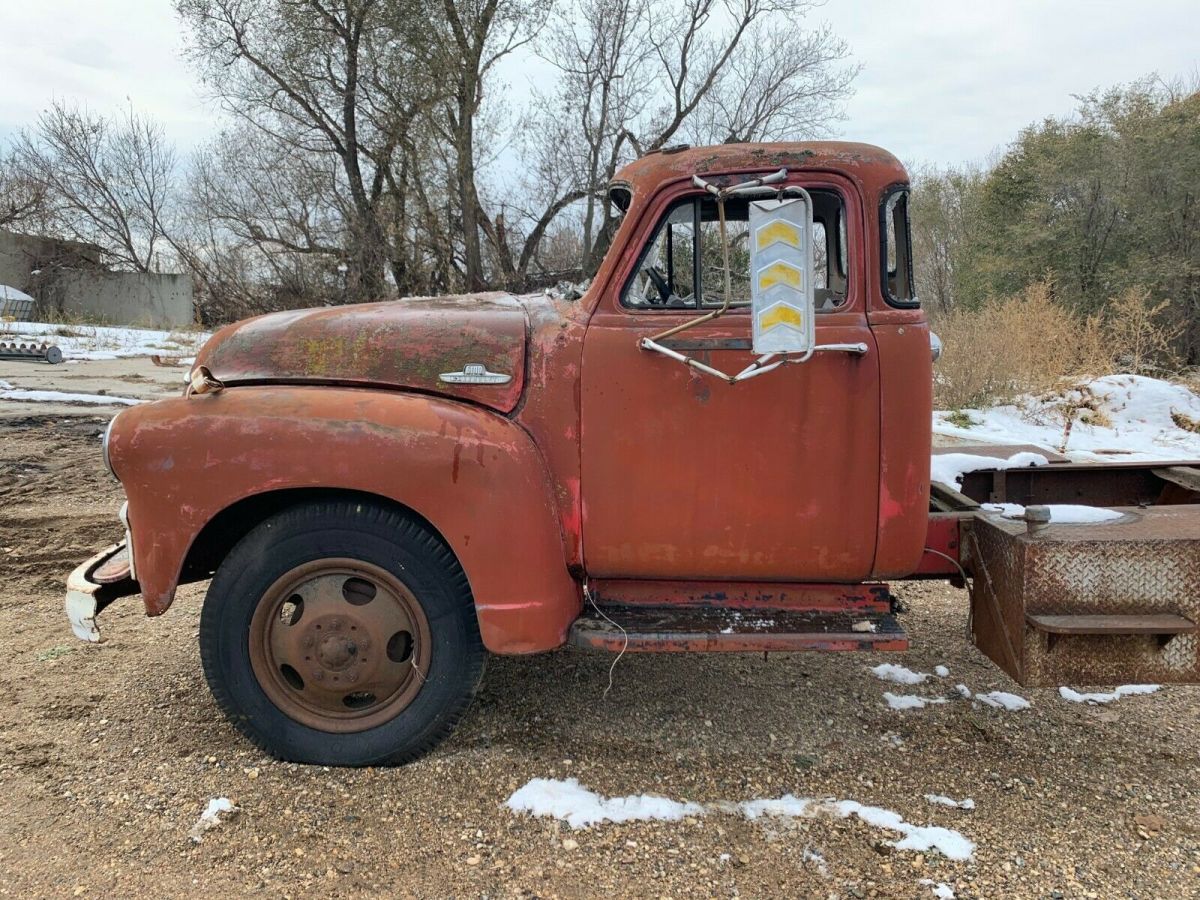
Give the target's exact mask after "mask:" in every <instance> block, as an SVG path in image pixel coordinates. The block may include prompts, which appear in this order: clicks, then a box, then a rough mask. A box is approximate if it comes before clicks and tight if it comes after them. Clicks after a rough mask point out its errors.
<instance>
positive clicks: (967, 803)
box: [925, 794, 975, 809]
mask: <svg viewBox="0 0 1200 900" xmlns="http://www.w3.org/2000/svg"><path fill="white" fill-rule="evenodd" d="M925 799H926V800H928V801H929V802H930V803H932V804H933V805H934V806H950V807H953V808H954V809H974V808H975V801H974V800H972V799H971V798H970V797H967V798H966V799H965V800H955V799H954V798H953V797H947V796H946V795H945V794H926V795H925Z"/></svg>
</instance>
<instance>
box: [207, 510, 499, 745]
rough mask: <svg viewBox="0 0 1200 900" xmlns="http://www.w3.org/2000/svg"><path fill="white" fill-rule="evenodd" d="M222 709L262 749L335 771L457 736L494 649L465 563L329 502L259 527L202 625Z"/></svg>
mask: <svg viewBox="0 0 1200 900" xmlns="http://www.w3.org/2000/svg"><path fill="white" fill-rule="evenodd" d="M200 657H201V660H202V661H203V664H204V674H205V677H206V678H207V679H208V684H209V687H210V688H211V689H212V693H213V696H214V698H215V699H216V701H217V704H218V705H219V706H220V707H221V709H222V710H223V711H224V713H225V714H226V716H228V717H229V719H230V721H231V722H233V724H234V725H235V726H236V727H237V728H238V729H239V730H240V731H241V732H242V733H243V734H245V735H246V736H247V737H248V738H250V740H252V741H253V742H254V743H255V744H257V745H258V746H259V747H261V748H262V749H263V750H265V751H267V752H268V753H270V754H272V755H273V756H277V757H279V758H281V759H286V760H290V761H293V762H301V763H317V764H323V765H334V766H373V765H386V764H393V765H395V764H400V763H404V762H408V761H410V760H412V759H415V758H416V757H418V756H421V755H422V754H424V753H425V752H427V751H428V750H429V749H430V748H432V747H433V746H434V745H436V744H437V743H438V742H439V741H441V740H442V739H443V738H444V737H446V735H447V734H449V733H450V731H451V730H452V729H453V728H454V726H455V724H456V723H457V722H458V720H459V718H460V717H461V716H462V715H463V713H464V712H465V711H466V709H467V706H468V705H469V704H470V702H471V698H472V697H473V696H474V694H475V689H476V687H477V686H478V684H479V681H480V679H481V677H482V675H483V666H484V659H485V651H484V649H483V644H482V642H481V641H480V637H479V625H478V622H477V620H476V617H475V606H474V603H473V601H472V599H471V592H470V589H469V587H468V585H467V579H466V576H465V575H464V574H463V570H462V567H461V566H459V564H458V561H457V560H456V559H455V558H454V554H453V553H451V551H450V549H449V548H448V547H447V546H446V545H445V544H444V543H443V542H442V540H441V539H440V538H439V537H437V535H435V534H433V533H432V532H430V530H429V529H428V528H427V527H425V526H423V525H422V524H420V523H419V522H417V521H415V520H414V519H412V518H409V517H407V516H404V515H402V514H400V513H398V512H396V511H393V510H389V509H387V508H385V507H382V506H376V505H373V504H369V503H358V502H348V501H323V502H313V503H306V504H303V505H299V506H295V507H292V508H290V509H287V510H285V511H283V512H281V513H279V514H277V515H275V516H273V517H272V518H270V519H267V520H266V521H265V522H263V523H262V524H260V525H259V526H258V527H256V528H255V529H254V530H253V531H251V532H250V533H249V534H248V535H247V536H246V537H245V538H243V539H242V540H241V541H240V542H239V543H238V544H237V546H235V547H234V548H233V550H232V551H231V552H230V554H229V556H228V557H227V558H226V559H225V561H224V562H223V563H222V564H221V567H220V568H219V569H218V570H217V573H216V575H215V576H214V578H213V581H212V586H211V587H210V588H209V591H208V596H207V597H206V598H205V601H204V607H203V610H202V611H201V615H200Z"/></svg>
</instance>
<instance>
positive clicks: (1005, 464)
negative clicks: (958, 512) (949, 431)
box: [929, 428, 1050, 488]
mask: <svg viewBox="0 0 1200 900" xmlns="http://www.w3.org/2000/svg"><path fill="white" fill-rule="evenodd" d="M934 431H935V432H936V431H937V429H936V428H935V429H934ZM1049 464H1050V460H1048V459H1046V457H1044V456H1042V454H1040V453H1028V452H1021V453H1014V454H1013V455H1012V456H1010V457H1008V459H1004V458H1002V457H999V456H976V455H975V454H973V453H936V454H934V455H933V456H931V457H930V461H929V477H930V479H931V480H932V481H940V482H941V483H942V484H945V485H949V486H950V487H953V488H961V487H962V479H963V476H964V475H966V474H967V473H968V472H978V471H979V470H981V469H1022V468H1025V467H1026V466H1046V465H1049Z"/></svg>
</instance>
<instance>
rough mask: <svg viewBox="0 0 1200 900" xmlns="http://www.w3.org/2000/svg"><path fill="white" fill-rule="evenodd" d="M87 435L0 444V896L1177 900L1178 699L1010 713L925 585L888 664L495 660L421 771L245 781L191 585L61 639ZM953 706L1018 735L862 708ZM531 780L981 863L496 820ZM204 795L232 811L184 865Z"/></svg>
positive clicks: (264, 763) (98, 536)
mask: <svg viewBox="0 0 1200 900" xmlns="http://www.w3.org/2000/svg"><path fill="white" fill-rule="evenodd" d="M104 420H105V417H104V416H102V415H96V414H94V413H92V412H88V413H87V414H84V415H74V416H63V415H59V414H55V415H51V416H37V415H24V414H22V415H12V414H11V413H10V414H8V415H7V417H3V418H0V561H2V565H3V568H2V571H3V572H4V575H5V577H4V579H3V583H2V585H0V634H3V635H4V639H3V647H4V649H5V651H6V652H5V664H4V665H3V667H0V690H2V691H3V694H4V696H5V698H6V702H5V703H4V704H3V705H0V894H3V895H14V896H24V897H29V896H34V897H42V896H87V897H95V896H103V895H109V896H130V895H135V894H136V895H144V896H176V895H189V896H214V895H217V894H219V893H221V892H225V893H229V894H237V895H241V894H251V895H255V896H267V897H304V896H314V895H318V894H319V895H323V896H335V897H340V896H390V897H398V896H406V897H407V896H414V897H482V896H488V897H508V896H525V897H582V896H594V895H609V896H664V897H686V896H714V895H719V896H735V895H741V896H751V897H760V896H786V897H827V896H828V897H887V898H893V897H899V898H907V897H912V898H922V897H924V898H928V897H932V896H934V894H933V888H932V886H931V885H928V884H921V880H922V879H930V880H932V882H934V883H937V882H944V883H946V884H947V885H949V886H950V887H951V888H952V889H953V890H954V891H955V892H956V893H957V896H958V897H960V898H961V897H1105V898H1107V897H1126V896H1128V897H1145V898H1152V897H1153V898H1158V897H1185V896H1200V815H1198V812H1200V810H1198V802H1200V767H1198V766H1197V763H1198V761H1200V745H1198V743H1197V740H1196V737H1197V735H1198V734H1200V692H1198V691H1197V689H1195V688H1189V687H1170V688H1165V689H1163V690H1162V691H1161V692H1159V693H1158V694H1155V695H1152V696H1142V697H1130V698H1126V699H1124V700H1122V701H1121V702H1119V703H1118V704H1115V705H1113V706H1109V707H1096V708H1093V707H1087V706H1079V705H1075V704H1069V703H1066V702H1064V701H1062V700H1060V699H1059V697H1058V696H1057V694H1056V692H1054V691H1052V690H1033V691H1024V690H1022V689H1020V688H1019V687H1017V686H1016V685H1014V684H1013V683H1012V682H1011V681H1010V680H1009V679H1008V678H1007V677H1005V676H1004V675H1003V674H1002V673H1000V672H999V671H998V670H997V669H996V668H995V667H994V666H992V665H991V664H990V663H989V662H988V661H987V660H986V659H984V658H983V657H982V656H981V655H980V654H979V653H978V652H977V651H976V650H975V649H974V648H973V647H971V646H970V645H969V643H968V642H967V641H966V640H965V637H964V631H965V626H966V622H965V593H963V592H959V591H955V590H952V589H950V588H949V587H946V586H943V585H912V586H905V585H901V586H900V589H899V590H898V593H899V594H900V596H901V597H902V598H903V599H904V600H906V601H907V602H908V604H909V605H910V607H911V611H910V612H909V613H908V614H907V615H906V616H905V617H904V621H905V625H906V627H907V628H908V630H909V632H910V634H911V635H912V638H913V650H912V651H910V653H908V654H906V655H903V656H901V655H880V656H873V657H867V656H864V655H815V654H814V655H790V654H771V655H770V656H768V657H766V658H764V657H762V656H734V655H729V656H722V655H711V656H702V655H693V656H679V655H671V656H627V657H625V658H624V659H622V660H621V662H620V663H619V665H618V666H617V667H616V670H615V672H614V684H613V688H612V691H611V692H610V693H609V694H608V696H607V697H605V696H604V690H605V687H606V685H607V682H608V669H609V665H610V663H611V658H610V657H605V656H599V655H590V654H585V653H579V652H570V651H563V652H559V653H553V654H549V655H545V656H541V657H535V658H526V659H511V658H494V659H493V660H492V661H491V663H490V666H489V669H488V673H487V676H486V678H485V681H484V684H483V688H482V692H481V694H480V696H479V698H478V701H477V703H476V704H475V706H474V707H473V708H472V710H471V711H470V712H469V714H468V715H467V717H466V718H465V720H464V721H463V723H462V726H461V727H460V729H459V730H458V731H457V733H456V734H455V735H454V736H453V737H452V738H451V739H450V740H449V741H448V742H447V743H445V744H444V745H442V746H441V747H440V748H439V749H438V750H437V751H435V752H434V753H433V754H432V755H430V756H429V757H427V758H425V759H422V760H420V761H419V762H416V763H414V764H412V765H409V766H407V767H405V768H401V769H366V770H355V771H346V770H328V769H323V768H319V767H305V766H296V765H288V764H281V763H277V762H274V761H272V760H270V759H266V758H263V757H262V755H261V754H260V753H258V752H257V751H255V750H254V749H253V748H251V747H250V746H249V745H247V743H246V742H245V741H244V740H242V739H241V738H240V737H239V736H238V735H237V733H235V731H234V730H233V729H232V728H231V727H230V726H229V725H227V724H226V723H225V721H224V720H223V719H222V717H221V715H220V713H219V712H218V711H217V709H216V707H215V706H214V704H213V702H212V701H211V699H210V698H209V695H208V691H207V688H206V686H205V684H204V680H203V676H202V674H201V670H200V661H199V656H198V652H197V646H196V631H197V625H198V620H199V612H200V605H201V602H202V599H203V593H204V585H194V586H191V587H189V588H186V589H184V590H183V591H182V592H181V595H180V597H179V599H178V600H177V602H176V604H175V606H174V607H173V608H172V609H171V610H170V611H169V613H168V614H167V615H166V616H164V617H163V618H160V619H146V618H144V617H143V616H142V615H141V613H140V611H139V607H138V604H137V602H136V600H131V601H120V602H118V603H117V604H116V605H114V606H113V607H112V608H110V609H109V610H107V611H106V612H105V613H104V615H103V616H102V618H101V622H102V625H103V626H104V627H105V633H106V634H107V636H108V638H109V640H108V642H107V643H106V644H104V645H101V646H87V645H83V644H80V643H77V642H76V641H75V640H74V639H73V638H72V636H71V633H70V630H69V628H68V626H67V623H66V621H65V619H64V617H63V615H62V611H61V597H62V584H63V579H64V577H65V576H66V574H67V572H68V571H69V570H70V569H71V568H72V567H73V566H74V565H76V564H77V563H78V562H79V561H80V560H82V559H84V558H85V557H87V556H88V555H90V554H91V553H92V552H93V551H94V549H96V548H98V547H100V546H101V545H103V544H104V543H107V542H108V541H110V540H112V539H115V537H116V536H117V535H118V531H119V528H118V526H117V525H116V522H115V518H114V513H115V510H116V507H117V505H118V503H119V491H118V488H117V486H116V485H115V484H114V483H113V482H112V481H111V479H110V478H109V477H108V476H107V475H106V474H105V473H104V471H103V467H102V465H101V462H100V459H99V440H98V434H99V432H100V430H101V428H102V426H103V423H104ZM885 661H889V662H896V663H901V664H904V665H907V666H908V667H909V668H911V669H916V670H919V671H924V672H930V671H932V670H933V667H934V666H935V665H939V664H944V665H946V666H948V667H949V669H950V672H951V674H950V677H949V678H947V679H941V680H939V679H931V683H929V684H926V685H922V686H919V687H917V688H905V687H899V686H896V685H889V684H885V683H883V682H880V681H878V680H876V679H875V678H874V677H873V676H872V675H871V674H870V673H869V672H868V671H867V668H866V667H867V666H868V665H873V664H876V663H879V662H885ZM958 682H963V683H966V684H967V685H968V686H970V687H971V689H972V690H975V691H986V690H993V689H1000V690H1008V691H1013V692H1016V693H1019V694H1021V695H1022V696H1025V697H1028V698H1029V699H1030V700H1031V701H1032V702H1033V708H1032V709H1030V710H1027V711H1023V712H1006V711H1004V710H1000V709H992V708H988V707H983V706H979V705H972V704H971V703H970V702H968V701H965V700H961V699H954V700H951V702H948V703H946V704H944V705H940V706H931V707H928V708H926V709H923V710H912V711H907V712H897V711H893V710H890V709H888V708H887V707H886V705H885V704H884V702H883V699H882V695H883V692H884V691H885V690H892V691H894V692H896V693H920V694H923V695H925V696H930V697H933V696H947V697H950V696H953V695H954V692H953V686H954V684H956V683H958ZM534 777H546V778H553V777H557V778H566V777H573V778H577V779H579V781H580V782H581V783H582V784H584V785H586V786H587V787H589V788H592V789H594V790H596V791H599V792H600V793H602V794H605V795H608V796H613V795H624V794H638V793H642V792H651V793H657V794H661V795H664V796H667V797H671V798H675V799H680V800H683V799H686V800H692V801H696V802H700V803H719V802H721V801H740V800H746V799H751V798H758V797H777V796H779V795H781V794H785V793H792V794H795V795H797V796H808V797H835V798H838V799H852V800H857V801H860V802H862V803H869V804H875V805H878V806H882V807H886V808H888V809H892V810H895V811H897V812H899V813H901V814H902V815H904V817H905V818H906V819H907V820H908V821H910V822H913V823H916V824H921V825H928V824H936V825H942V826H945V827H947V828H953V829H957V830H959V831H961V832H962V833H963V834H964V835H966V836H967V837H968V838H970V839H971V840H972V841H974V842H976V844H977V845H978V849H977V850H976V853H975V857H974V859H973V861H971V862H953V861H950V860H947V859H945V858H944V857H941V856H939V855H937V854H936V853H928V854H919V853H915V852H905V851H897V850H895V849H894V848H893V847H892V846H891V845H890V843H888V842H889V841H894V840H896V839H897V838H898V835H896V834H895V833H893V832H887V831H882V830H879V829H876V828H871V827H869V826H868V825H866V824H865V823H863V822H861V821H859V820H857V819H835V818H831V817H828V816H820V817H814V818H801V819H794V820H786V819H765V820H758V821H754V822H751V821H747V820H745V819H743V818H740V817H737V816H734V815H728V814H722V813H718V812H712V813H710V814H708V815H704V816H699V817H695V818H690V819H686V820H684V821H682V822H658V823H633V824H625V825H601V826H597V827H594V828H592V829H588V830H581V831H572V830H571V829H569V828H568V827H567V826H566V825H565V824H562V823H559V822H556V821H554V820H549V819H533V818H529V817H528V816H524V815H517V814H514V813H511V812H510V811H508V810H507V809H506V808H505V807H504V805H503V804H504V801H505V800H506V799H507V798H508V796H509V795H510V794H511V793H512V792H513V791H514V790H515V789H516V788H518V787H520V786H521V785H523V784H524V783H525V782H526V781H528V780H529V779H530V778H534ZM927 793H941V794H948V795H950V796H952V797H955V798H963V797H971V798H973V799H974V800H975V802H976V808H975V809H974V810H973V811H965V810H958V809H950V808H946V807H941V806H933V805H930V804H929V803H927V802H926V801H925V800H924V799H923V798H924V795H925V794H927ZM214 797H228V798H229V799H230V800H232V801H233V803H235V804H236V805H237V806H238V807H239V811H238V812H237V813H235V814H234V815H233V816H232V817H231V818H229V819H228V820H227V821H225V822H223V823H222V824H221V825H219V826H218V827H217V828H215V829H213V830H211V831H209V832H207V833H206V834H205V835H204V837H203V841H202V842H201V843H198V844H197V843H194V842H193V841H191V840H189V837H188V833H189V830H190V829H191V828H192V827H193V825H194V824H195V822H196V820H197V819H198V817H199V816H200V813H201V812H202V811H203V809H204V808H205V805H206V804H207V803H208V801H209V800H210V799H212V798H214ZM816 854H819V855H820V857H822V858H823V860H824V861H823V862H821V861H820V860H818V859H816V858H815V855H816Z"/></svg>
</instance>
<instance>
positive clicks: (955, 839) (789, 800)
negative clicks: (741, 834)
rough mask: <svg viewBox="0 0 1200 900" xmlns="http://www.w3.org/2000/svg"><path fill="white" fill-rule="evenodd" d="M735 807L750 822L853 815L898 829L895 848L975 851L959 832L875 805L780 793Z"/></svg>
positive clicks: (955, 855)
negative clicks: (917, 821) (908, 818)
mask: <svg viewBox="0 0 1200 900" xmlns="http://www.w3.org/2000/svg"><path fill="white" fill-rule="evenodd" d="M738 808H739V809H740V810H741V811H742V814H743V815H745V817H746V818H747V819H750V820H751V821H753V820H754V819H757V818H759V817H761V816H775V817H796V816H806V815H818V814H822V813H824V814H827V815H834V816H837V817H839V818H842V819H848V818H850V817H851V816H857V817H858V818H859V819H861V820H862V821H863V822H866V823H867V824H868V825H870V826H871V827H873V828H882V829H885V830H887V831H898V832H900V833H901V834H902V835H904V837H903V839H902V840H900V841H897V842H896V843H895V844H894V846H895V848H896V849H897V850H916V851H918V852H921V853H924V852H928V851H930V850H937V851H938V852H939V853H941V854H942V855H943V856H946V857H947V858H949V859H970V858H971V856H972V854H974V852H975V844H974V843H973V842H971V841H970V840H968V839H967V838H966V837H964V836H963V835H962V834H961V833H960V832H957V831H954V830H953V829H950V828H941V827H938V826H936V825H930V826H921V825H913V824H912V823H911V822H906V821H905V820H904V817H903V816H901V815H900V814H899V813H897V812H892V811H891V810H890V809H883V808H882V807H879V806H864V805H863V804H861V803H859V802H857V801H855V800H836V801H835V800H813V799H810V798H808V797H794V796H792V795H791V794H784V795H783V796H782V797H779V798H778V799H775V800H748V801H746V802H745V803H739V804H738Z"/></svg>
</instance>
